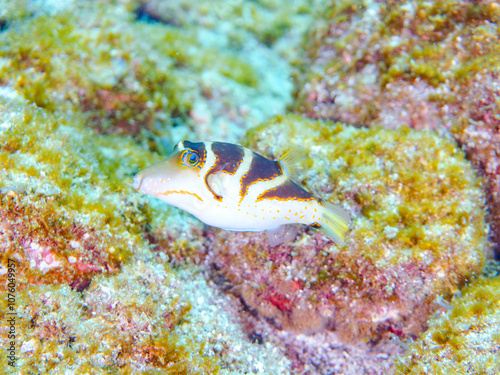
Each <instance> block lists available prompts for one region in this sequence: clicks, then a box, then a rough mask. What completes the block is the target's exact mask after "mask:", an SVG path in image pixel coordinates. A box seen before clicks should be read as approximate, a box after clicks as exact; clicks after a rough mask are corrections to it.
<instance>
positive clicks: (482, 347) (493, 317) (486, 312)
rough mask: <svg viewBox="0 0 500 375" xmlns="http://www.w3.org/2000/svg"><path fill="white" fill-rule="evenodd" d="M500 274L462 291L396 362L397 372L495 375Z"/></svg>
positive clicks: (498, 359) (499, 365)
mask: <svg viewBox="0 0 500 375" xmlns="http://www.w3.org/2000/svg"><path fill="white" fill-rule="evenodd" d="M498 301H500V276H496V277H492V278H486V277H481V278H479V279H478V280H475V281H474V282H473V283H471V284H470V285H468V286H467V287H465V288H464V289H462V290H461V293H459V295H458V296H457V297H456V298H454V300H453V302H452V303H451V304H450V305H449V306H447V309H444V311H440V313H438V314H437V316H436V317H435V318H434V319H432V320H431V321H430V322H429V329H428V330H427V331H426V332H425V333H424V334H423V336H422V337H421V338H420V339H419V340H418V342H415V343H413V344H412V345H410V348H409V351H408V353H407V354H406V355H404V356H403V357H402V358H399V359H398V360H397V361H396V366H395V374H423V373H427V374H429V373H432V374H474V373H481V374H486V375H494V374H497V373H498V369H499V368H500V357H499V355H498V348H499V347H500V306H499V303H498Z"/></svg>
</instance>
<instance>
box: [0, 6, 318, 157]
mask: <svg viewBox="0 0 500 375" xmlns="http://www.w3.org/2000/svg"><path fill="white" fill-rule="evenodd" d="M8 3H10V1H8ZM14 3H15V1H14ZM136 5H137V6H138V4H137V3H136V2H129V1H124V2H118V3H113V4H108V3H106V2H97V3H96V2H81V1H75V2H72V3H71V4H69V5H67V7H66V8H67V9H66V8H65V9H60V10H59V11H57V12H56V13H54V14H46V13H44V12H39V13H35V14H34V15H33V17H31V18H23V19H20V20H16V21H18V22H15V24H14V26H12V27H9V28H7V29H6V30H4V31H3V32H2V43H1V46H0V59H1V60H0V85H6V86H11V87H14V88H15V89H16V91H17V92H18V93H19V95H21V96H22V97H23V98H25V99H27V100H29V101H31V102H33V103H35V104H36V105H37V106H39V107H41V108H45V109H47V110H49V111H63V112H83V113H84V114H85V118H86V121H87V122H88V126H89V127H91V128H93V129H94V130H96V131H98V132H99V133H102V134H126V135H131V136H133V137H135V138H136V139H137V141H138V142H141V143H143V144H144V145H146V146H148V147H149V148H150V149H151V150H152V151H159V152H162V153H168V151H170V148H171V147H172V146H173V143H174V141H175V143H176V142H177V141H178V138H181V137H186V138H193V137H194V135H197V136H198V135H199V134H204V136H205V137H206V138H218V139H221V140H230V141H236V140H237V139H239V138H240V137H241V136H242V135H243V134H244V133H245V131H246V129H247V128H248V127H249V126H252V125H256V124H258V123H260V122H262V121H265V120H267V119H268V118H269V117H271V116H272V115H274V114H276V113H283V112H284V109H285V107H286V106H287V105H288V104H289V103H290V102H291V91H292V84H291V83H290V81H289V79H288V78H289V67H288V64H287V62H286V61H284V60H283V59H281V58H280V56H279V54H278V52H277V51H274V50H272V49H270V48H268V46H267V45H265V44H264V43H262V42H259V41H258V40H257V39H256V38H255V37H254V36H253V34H252V33H251V32H249V31H246V29H245V28H234V27H231V25H232V21H229V20H220V21H221V22H223V25H225V26H224V27H221V25H222V24H221V23H215V24H205V23H193V22H189V23H186V24H184V25H182V27H176V26H173V25H171V24H166V23H158V22H148V19H145V20H144V19H141V18H139V19H137V17H136V15H135V12H136V9H135V7H136ZM293 9H295V7H294V8H293ZM296 11H297V12H298V11H299V10H296ZM0 12H1V11H0ZM9 14H12V16H13V14H14V13H12V12H9ZM0 15H1V13H0ZM19 17H21V16H19ZM225 17H231V14H228V15H226V16H225ZM223 18H224V17H223ZM308 20H309V21H308V22H306V21H304V22H305V23H304V24H309V23H310V21H311V17H310V16H309V17H308ZM214 25H218V27H217V28H216V27H215V26H214ZM219 26H220V27H219ZM301 30H304V26H302V27H301ZM33 35H36V36H37V37H36V38H34V37H33ZM296 39H297V40H296V43H297V44H298V43H299V40H298V38H296Z"/></svg>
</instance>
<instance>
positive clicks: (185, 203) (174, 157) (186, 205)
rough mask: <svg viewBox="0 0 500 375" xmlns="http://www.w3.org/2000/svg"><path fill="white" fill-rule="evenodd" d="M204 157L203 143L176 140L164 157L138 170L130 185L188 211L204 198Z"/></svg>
mask: <svg viewBox="0 0 500 375" xmlns="http://www.w3.org/2000/svg"><path fill="white" fill-rule="evenodd" d="M205 161H206V150H205V147H204V145H203V143H193V142H189V141H182V142H179V143H178V144H177V145H176V146H175V147H174V150H173V151H172V153H171V154H170V155H169V156H168V157H167V158H166V159H164V160H162V161H160V162H158V163H156V164H154V165H152V166H150V167H148V168H146V169H143V170H142V171H140V172H139V173H137V174H136V175H135V177H134V182H133V185H132V186H133V188H134V189H136V190H138V191H140V192H142V193H145V194H148V195H152V196H155V197H157V198H159V199H161V200H162V201H164V202H167V203H169V204H171V205H173V206H176V207H179V208H182V209H184V210H187V211H191V210H190V208H192V206H193V205H199V204H200V203H202V202H203V195H204V192H203V191H202V188H203V187H204V186H205V184H204V183H203V175H202V173H201V170H202V168H203V166H204V164H205Z"/></svg>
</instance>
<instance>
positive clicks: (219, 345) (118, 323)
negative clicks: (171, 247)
mask: <svg viewBox="0 0 500 375" xmlns="http://www.w3.org/2000/svg"><path fill="white" fill-rule="evenodd" d="M193 276H194V275H193V273H192V272H191V273H189V272H186V274H185V275H183V276H181V277H178V276H176V274H175V273H173V272H172V271H171V270H170V268H169V266H168V265H166V264H160V263H157V262H155V261H154V260H150V261H149V262H148V263H143V262H142V261H140V260H138V261H136V262H134V263H133V265H128V266H126V267H124V268H123V270H122V272H120V273H119V274H117V275H114V276H112V277H105V276H99V277H96V278H95V279H94V280H93V283H92V286H91V287H90V288H89V289H87V290H85V291H84V293H83V294H81V293H77V292H76V291H74V290H72V289H70V288H69V287H68V286H65V285H55V286H54V285H50V286H49V285H42V286H35V285H34V286H30V287H29V288H27V289H25V290H23V291H22V292H20V293H19V295H18V300H17V303H18V310H17V314H18V317H19V320H18V324H19V325H18V333H19V340H18V342H20V343H22V345H21V347H20V348H19V350H20V356H19V360H18V362H17V366H18V370H19V371H21V372H22V371H24V372H33V373H48V372H50V373H64V372H65V371H71V372H72V373H81V374H83V373H95V374H108V373H110V371H111V372H116V371H119V372H120V373H139V374H150V373H162V374H219V373H220V374H224V373H228V369H230V370H232V371H238V370H241V371H243V370H244V371H246V370H248V369H257V370H258V368H259V367H263V366H265V367H266V368H271V369H273V371H275V373H276V374H285V373H288V361H287V360H286V359H285V358H284V357H283V355H282V354H280V353H279V352H270V351H268V350H261V347H259V346H255V345H252V344H250V343H249V342H248V341H247V340H245V338H244V334H243V332H241V330H240V329H239V328H238V327H237V326H236V325H234V324H233V323H232V322H231V319H230V317H228V316H227V311H228V308H227V306H224V302H223V301H222V300H219V301H218V302H217V303H215V302H214V300H215V299H217V296H215V295H214V292H213V291H211V290H209V289H208V288H209V287H208V286H207V285H206V283H205V282H204V281H201V283H200V281H198V280H197V278H196V277H193ZM202 283H203V284H204V285H203V284H202ZM194 289H196V291H194ZM191 295H192V296H195V297H196V298H195V299H192V300H190V297H188V296H191ZM201 296H203V297H204V301H203V304H202V305H201V303H200V301H199V299H200V298H203V297H201ZM2 304H3V305H4V304H5V301H3V302H2ZM193 305H194V306H193ZM192 306H193V307H192ZM192 309H194V310H199V311H197V313H196V314H193V313H192ZM207 310H208V311H210V313H211V314H217V316H218V319H210V321H207V320H203V319H206V318H207V317H206V316H202V314H201V311H207ZM4 311H6V309H5V308H3V309H2V312H4ZM4 318H5V317H4ZM206 331H208V332H209V334H210V337H209V338H206V337H205V336H206ZM5 337H6V335H2V339H1V341H2V343H3V341H4V339H5ZM201 337H203V338H204V339H200V338H201ZM250 353H251V356H250V357H249V354H250ZM2 365H3V364H2Z"/></svg>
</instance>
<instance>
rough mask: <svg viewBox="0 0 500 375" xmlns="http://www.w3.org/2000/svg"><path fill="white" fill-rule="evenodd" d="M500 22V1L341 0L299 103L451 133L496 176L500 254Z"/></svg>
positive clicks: (312, 35) (362, 119)
mask: <svg viewBox="0 0 500 375" xmlns="http://www.w3.org/2000/svg"><path fill="white" fill-rule="evenodd" d="M499 21H500V6H499V4H498V2H495V1H492V0H481V1H468V0H445V1H423V0H417V1H371V0H366V1H365V0H347V1H339V2H335V3H332V5H330V6H329V7H328V8H327V10H325V11H324V12H322V20H321V21H318V22H316V24H315V26H314V27H313V28H312V29H311V30H310V31H309V37H308V38H307V44H305V45H304V48H305V50H306V55H307V56H306V58H305V59H304V60H303V61H302V63H303V65H302V67H303V69H302V72H303V74H302V75H301V79H300V83H299V88H298V102H297V105H296V108H297V109H298V110H299V111H301V112H303V113H306V114H307V115H308V116H310V117H314V118H323V119H330V120H336V121H342V122H345V123H348V124H353V125H357V126H372V125H381V126H384V127H387V128H397V127H400V126H402V125H406V126H410V127H413V128H417V129H422V128H434V129H438V131H440V132H451V134H452V135H453V136H454V137H455V139H457V141H459V143H460V144H461V145H464V147H465V150H466V152H467V155H468V157H469V158H470V159H472V160H474V164H475V165H476V166H477V169H478V170H479V171H481V172H482V173H483V172H484V173H485V175H486V177H487V186H486V192H487V198H488V205H489V211H490V216H489V218H488V221H489V223H490V225H491V227H492V232H491V234H492V235H493V239H494V242H495V243H496V244H497V245H496V248H497V252H498V254H500V247H499V245H498V244H499V243H500V193H499V192H500V177H499V175H500V172H499V169H498V165H499V160H498V155H497V153H496V152H495V150H498V149H499V148H500V139H499V137H498V128H499V121H500V118H499V115H498V114H499V113H500V100H499V98H498V92H499V88H500V87H499V80H498V78H499V73H500V72H499V69H498V66H499V62H500V44H499V43H498V42H497V41H498V39H499V37H500V34H499V25H500V23H499Z"/></svg>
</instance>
